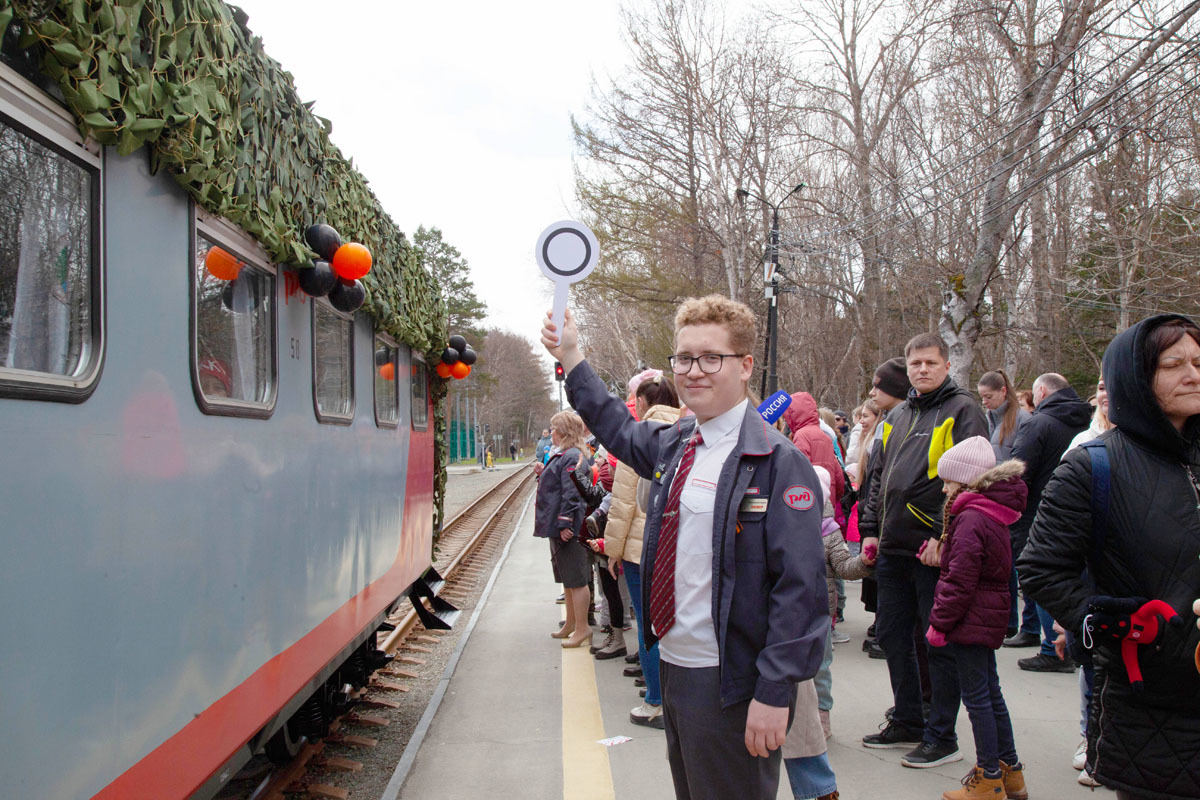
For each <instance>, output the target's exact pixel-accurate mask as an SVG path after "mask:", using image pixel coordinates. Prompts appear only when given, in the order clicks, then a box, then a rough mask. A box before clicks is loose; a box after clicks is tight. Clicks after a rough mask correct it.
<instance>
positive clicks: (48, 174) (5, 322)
mask: <svg viewBox="0 0 1200 800" xmlns="http://www.w3.org/2000/svg"><path fill="white" fill-rule="evenodd" d="M18 82H19V83H18ZM38 94H39V93H38V92H37V90H36V89H34V88H33V87H32V86H29V85H28V84H27V83H25V82H24V79H22V78H20V77H19V76H16V75H15V74H13V73H11V71H10V70H7V68H6V69H5V70H4V71H3V72H2V73H0V395H7V396H16V397H30V398H42V399H47V400H64V401H68V402H80V401H82V400H84V399H86V398H87V396H88V394H90V393H91V390H92V389H93V388H94V386H95V382H96V378H97V376H98V375H99V372H100V361H101V355H102V353H103V331H102V328H101V316H102V314H101V311H102V309H103V307H104V306H103V299H102V295H101V286H102V281H101V279H100V257H99V253H100V248H99V246H98V242H99V238H100V219H99V207H100V202H99V199H100V198H99V192H100V190H99V185H100V170H99V164H100V159H99V156H98V154H93V153H90V152H89V151H88V150H87V149H85V148H84V147H81V146H80V144H81V143H80V142H79V141H78V137H77V135H76V136H75V137H74V139H72V134H71V131H70V129H64V128H63V126H62V124H61V123H62V122H63V120H62V119H61V117H60V116H59V112H58V111H56V110H55V109H54V108H53V107H51V106H50V105H49V103H48V102H47V101H40V100H39V99H38ZM43 134H45V135H43ZM64 145H66V146H65V147H64ZM67 148H70V149H67Z"/></svg>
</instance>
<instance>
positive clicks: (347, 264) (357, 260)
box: [333, 242, 371, 281]
mask: <svg viewBox="0 0 1200 800" xmlns="http://www.w3.org/2000/svg"><path fill="white" fill-rule="evenodd" d="M333 271H334V272H336V273H337V274H338V277H341V278H344V279H346V280H347V281H356V280H358V279H359V278H361V277H362V276H363V275H366V274H367V273H368V272H370V271H371V251H370V250H368V249H367V248H366V247H365V246H364V245H361V244H359V243H358V242H346V243H345V244H344V245H342V246H341V247H339V248H338V249H337V252H336V253H334V254H333Z"/></svg>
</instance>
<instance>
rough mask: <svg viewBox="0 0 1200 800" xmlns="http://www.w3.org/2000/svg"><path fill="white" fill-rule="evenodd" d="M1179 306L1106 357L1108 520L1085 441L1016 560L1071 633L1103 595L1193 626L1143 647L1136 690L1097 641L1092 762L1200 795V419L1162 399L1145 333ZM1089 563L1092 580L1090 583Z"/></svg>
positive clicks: (1126, 782) (1170, 790)
mask: <svg viewBox="0 0 1200 800" xmlns="http://www.w3.org/2000/svg"><path fill="white" fill-rule="evenodd" d="M1171 319H1179V317H1176V316H1174V315H1169V316H1168V315H1164V316H1158V317H1151V318H1149V319H1146V320H1143V321H1142V322H1140V323H1138V324H1137V325H1135V326H1133V327H1132V328H1129V329H1128V330H1126V331H1124V332H1123V333H1121V334H1119V335H1118V336H1117V338H1116V339H1114V340H1113V342H1112V344H1110V345H1109V347H1108V351H1107V352H1106V353H1105V354H1104V383H1105V385H1106V386H1107V388H1108V400H1109V417H1110V418H1111V420H1112V421H1113V422H1114V423H1115V424H1116V426H1117V427H1116V428H1115V429H1113V430H1111V431H1108V432H1107V433H1105V434H1104V435H1103V436H1101V437H1100V438H1101V439H1102V440H1103V441H1104V443H1105V447H1106V449H1107V451H1108V456H1109V461H1110V464H1111V477H1112V480H1111V488H1110V491H1109V513H1108V524H1107V525H1106V526H1105V528H1104V531H1105V533H1104V539H1103V543H1102V544H1101V545H1100V546H1099V547H1098V548H1096V547H1095V546H1094V544H1093V539H1092V513H1091V504H1092V470H1091V460H1090V457H1089V455H1088V453H1087V451H1086V450H1085V449H1083V448H1075V449H1074V450H1072V451H1070V452H1069V453H1067V455H1066V457H1065V458H1064V459H1063V462H1062V465H1061V466H1060V467H1059V468H1058V469H1057V470H1055V472H1054V476H1053V477H1052V478H1051V479H1050V483H1049V484H1047V486H1046V491H1045V493H1044V494H1043V496H1042V504H1041V507H1040V508H1039V509H1038V512H1037V517H1036V518H1035V519H1034V522H1033V527H1032V529H1031V530H1030V532H1029V543H1028V545H1026V547H1025V552H1024V553H1023V554H1022V555H1021V558H1020V559H1019V561H1018V563H1017V568H1018V572H1019V573H1020V576H1021V586H1022V588H1023V589H1024V590H1025V591H1026V592H1028V593H1029V594H1030V595H1032V596H1033V598H1034V599H1035V600H1036V601H1037V602H1038V604H1039V605H1041V606H1043V607H1045V608H1046V609H1047V610H1048V611H1049V612H1050V613H1051V614H1052V615H1053V616H1054V618H1055V619H1057V620H1058V621H1059V622H1060V623H1062V625H1063V626H1064V627H1065V628H1067V629H1068V630H1073V631H1079V630H1080V626H1081V625H1082V623H1083V619H1084V616H1085V615H1086V614H1087V607H1088V603H1089V601H1090V599H1091V596H1092V595H1093V594H1099V595H1107V596H1111V597H1145V598H1157V599H1160V600H1165V601H1166V602H1167V603H1169V604H1170V605H1171V606H1172V607H1173V608H1174V609H1175V610H1176V611H1177V612H1179V613H1180V614H1181V615H1182V616H1183V618H1184V620H1186V621H1187V622H1186V625H1182V626H1179V627H1173V626H1168V627H1167V629H1166V632H1165V634H1164V636H1163V638H1162V640H1161V642H1160V645H1159V646H1157V647H1145V646H1143V647H1139V648H1138V661H1139V663H1140V665H1141V669H1142V674H1143V676H1144V679H1145V689H1144V691H1143V692H1141V693H1138V694H1135V693H1134V691H1133V689H1132V688H1131V686H1130V684H1129V677H1128V675H1127V674H1126V672H1125V668H1124V665H1123V664H1122V662H1121V658H1120V654H1119V652H1118V651H1117V650H1116V649H1115V648H1110V647H1107V646H1103V645H1101V646H1098V647H1097V648H1096V649H1094V650H1093V651H1092V654H1093V657H1094V660H1095V663H1096V673H1095V674H1096V691H1095V696H1094V697H1093V703H1092V706H1091V709H1090V711H1089V722H1088V763H1089V764H1090V765H1091V769H1092V771H1093V773H1094V774H1095V776H1096V777H1097V778H1098V779H1099V780H1100V781H1101V782H1102V783H1103V784H1104V785H1105V786H1109V787H1112V788H1114V789H1124V790H1126V791H1131V792H1137V793H1149V795H1150V796H1152V797H1156V798H1196V797H1200V674H1197V672H1196V667H1195V663H1194V660H1193V659H1194V653H1195V650H1196V646H1197V644H1200V631H1197V630H1196V626H1195V624H1194V622H1195V617H1194V615H1193V614H1192V610H1191V606H1192V601H1193V600H1194V599H1195V598H1196V597H1197V596H1200V493H1198V492H1197V491H1196V489H1195V487H1194V486H1193V484H1192V478H1191V477H1190V476H1189V471H1190V473H1191V475H1192V476H1196V477H1198V478H1200V416H1194V417H1192V418H1191V419H1189V420H1188V422H1187V424H1186V425H1185V426H1184V430H1183V433H1182V434H1181V433H1180V432H1179V431H1178V430H1176V428H1175V427H1174V426H1173V425H1172V424H1171V423H1170V421H1168V419H1167V417H1166V415H1165V414H1163V412H1162V410H1161V408H1160V407H1159V405H1158V403H1157V402H1156V400H1155V398H1154V394H1153V391H1152V389H1151V386H1152V375H1150V374H1147V371H1146V369H1145V368H1144V367H1143V365H1142V359H1141V352H1142V347H1143V343H1144V342H1145V340H1146V336H1147V334H1148V333H1149V332H1150V331H1151V330H1152V329H1153V328H1155V327H1157V326H1158V325H1161V324H1162V323H1163V322H1166V321H1169V320H1171ZM1085 566H1086V567H1087V569H1088V572H1089V574H1090V576H1091V579H1092V581H1093V582H1094V584H1095V586H1094V588H1088V585H1086V584H1085V583H1084V582H1083V581H1081V580H1080V574H1081V573H1082V572H1083V570H1084V568H1085Z"/></svg>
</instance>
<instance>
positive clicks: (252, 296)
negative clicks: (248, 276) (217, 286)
mask: <svg viewBox="0 0 1200 800" xmlns="http://www.w3.org/2000/svg"><path fill="white" fill-rule="evenodd" d="M243 284H245V287H244V288H242V286H243ZM239 289H241V291H240V292H239ZM242 292H244V293H245V294H242ZM259 299H260V298H259V296H258V293H257V292H255V291H254V287H253V286H252V285H250V284H249V283H246V282H245V281H243V280H241V279H240V278H234V279H233V280H231V281H228V282H226V284H225V288H224V289H222V290H221V305H223V306H225V307H226V308H227V309H229V310H230V311H232V312H233V313H235V314H241V313H243V312H246V311H253V310H254V309H255V308H256V307H257V306H258V301H259Z"/></svg>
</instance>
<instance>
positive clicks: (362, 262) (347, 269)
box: [297, 224, 371, 314]
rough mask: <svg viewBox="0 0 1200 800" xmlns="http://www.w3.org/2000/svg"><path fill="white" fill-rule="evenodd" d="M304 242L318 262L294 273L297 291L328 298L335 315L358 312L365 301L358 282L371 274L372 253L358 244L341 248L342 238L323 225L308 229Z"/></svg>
mask: <svg viewBox="0 0 1200 800" xmlns="http://www.w3.org/2000/svg"><path fill="white" fill-rule="evenodd" d="M304 241H305V242H306V243H307V244H308V246H309V247H311V248H312V249H313V251H314V252H316V254H317V255H318V256H319V258H317V260H316V261H313V264H312V267H310V268H308V269H301V270H298V271H297V277H298V278H299V279H300V288H301V289H303V290H304V293H305V294H307V295H309V296H310V297H328V298H329V304H330V305H332V306H333V307H334V308H336V309H337V310H338V311H342V312H345V313H347V314H349V313H352V312H354V311H357V310H358V309H359V307H360V306H361V305H362V304H363V301H364V300H366V299H367V293H366V290H365V289H363V285H362V282H361V281H359V278H361V277H362V276H364V275H366V274H367V273H368V272H370V271H371V251H370V250H368V249H367V248H366V246H365V245H361V244H359V243H358V242H346V243H345V244H343V243H342V237H341V235H340V234H339V233H338V232H337V231H336V230H334V229H333V228H332V227H330V226H329V225H325V224H318V225H311V226H309V229H308V230H306V231H305V232H304Z"/></svg>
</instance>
